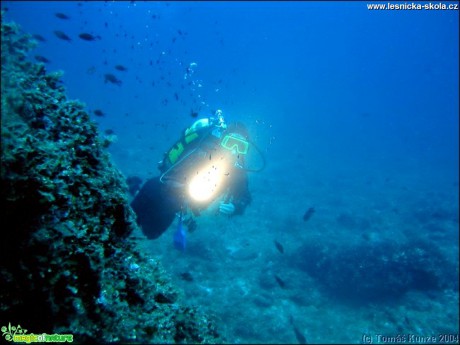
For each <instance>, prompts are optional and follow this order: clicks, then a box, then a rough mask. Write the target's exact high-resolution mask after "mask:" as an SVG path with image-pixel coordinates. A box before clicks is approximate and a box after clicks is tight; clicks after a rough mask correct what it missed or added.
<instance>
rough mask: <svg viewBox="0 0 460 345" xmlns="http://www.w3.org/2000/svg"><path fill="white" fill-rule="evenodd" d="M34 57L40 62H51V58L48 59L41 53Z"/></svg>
mask: <svg viewBox="0 0 460 345" xmlns="http://www.w3.org/2000/svg"><path fill="white" fill-rule="evenodd" d="M34 58H35V60H37V61H38V62H43V63H49V62H50V60H48V59H47V58H46V57H44V56H41V55H35V56H34Z"/></svg>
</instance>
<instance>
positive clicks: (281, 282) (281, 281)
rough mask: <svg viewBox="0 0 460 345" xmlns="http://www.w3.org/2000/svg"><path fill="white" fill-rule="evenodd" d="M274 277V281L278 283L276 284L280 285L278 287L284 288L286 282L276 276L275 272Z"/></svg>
mask: <svg viewBox="0 0 460 345" xmlns="http://www.w3.org/2000/svg"><path fill="white" fill-rule="evenodd" d="M275 279H276V282H277V283H278V285H279V286H280V288H282V289H284V288H286V283H285V282H284V281H283V279H281V278H280V277H278V276H277V275H276V274H275Z"/></svg>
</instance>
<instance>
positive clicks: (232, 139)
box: [220, 122, 249, 155]
mask: <svg viewBox="0 0 460 345" xmlns="http://www.w3.org/2000/svg"><path fill="white" fill-rule="evenodd" d="M248 140H249V131H248V129H247V128H246V126H245V125H243V124H242V123H241V122H234V123H231V124H229V125H228V126H227V130H226V131H225V133H224V135H223V136H222V140H221V141H220V145H221V147H223V148H224V149H226V150H229V151H230V152H231V153H233V154H237V155H246V154H247V153H248V150H249V141H248Z"/></svg>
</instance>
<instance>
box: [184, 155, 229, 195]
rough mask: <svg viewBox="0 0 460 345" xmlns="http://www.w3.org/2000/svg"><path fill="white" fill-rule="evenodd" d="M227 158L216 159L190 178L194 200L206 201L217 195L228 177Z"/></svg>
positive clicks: (190, 188) (191, 193)
mask: <svg viewBox="0 0 460 345" xmlns="http://www.w3.org/2000/svg"><path fill="white" fill-rule="evenodd" d="M228 175H229V174H228V164H227V163H226V162H225V159H219V160H215V161H214V162H210V163H208V164H207V165H206V166H205V167H204V168H202V169H200V170H198V171H197V172H196V175H194V176H193V178H192V179H191V180H190V184H189V187H188V191H189V194H190V196H191V197H192V199H193V200H195V201H198V202H205V201H209V200H211V199H212V198H213V197H215V196H217V194H218V193H219V191H220V190H221V188H222V186H223V184H224V180H225V178H227V177H228Z"/></svg>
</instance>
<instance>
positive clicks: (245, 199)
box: [220, 171, 252, 215]
mask: <svg viewBox="0 0 460 345" xmlns="http://www.w3.org/2000/svg"><path fill="white" fill-rule="evenodd" d="M234 178H235V180H234V181H233V183H232V185H231V186H230V189H229V194H228V197H227V201H226V202H224V203H222V204H221V206H220V211H221V212H222V213H224V214H228V215H237V214H243V212H244V210H245V209H246V206H248V205H249V204H250V203H251V201H252V197H251V193H250V192H249V187H248V178H247V173H246V172H245V171H239V172H238V173H237V174H235V176H234Z"/></svg>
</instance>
